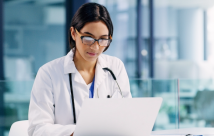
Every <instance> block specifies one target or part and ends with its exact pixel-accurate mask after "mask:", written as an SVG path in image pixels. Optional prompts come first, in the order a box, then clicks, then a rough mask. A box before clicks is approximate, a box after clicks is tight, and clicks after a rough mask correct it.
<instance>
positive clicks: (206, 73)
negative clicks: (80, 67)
mask: <svg viewBox="0 0 214 136" xmlns="http://www.w3.org/2000/svg"><path fill="white" fill-rule="evenodd" d="M86 2H96V3H100V4H102V5H104V6H106V8H107V9H108V11H109V12H110V15H111V18H112V21H113V24H114V36H113V42H112V43H111V46H110V48H109V49H108V50H107V51H106V52H105V54H109V55H112V56H116V57H118V58H120V59H121V60H122V61H123V62H124V64H125V67H126V70H127V73H128V75H129V78H130V85H131V92H132V95H133V97H155V96H159V97H163V99H164V101H163V104H162V107H161V110H160V112H159V115H158V117H157V120H156V123H155V126H154V130H163V129H174V128H185V127H213V126H214V116H213V115H214V1H213V0H0V136H7V135H8V132H9V129H10V126H11V124H12V123H13V122H15V121H18V120H27V114H28V106H29V100H30V92H31V88H32V85H33V81H34V78H35V76H36V73H37V71H38V69H39V67H41V66H42V65H43V64H45V63H47V62H49V61H51V60H53V59H56V58H58V57H61V56H64V55H66V54H67V52H68V51H69V47H68V40H67V34H68V30H69V25H70V21H71V19H72V16H73V14H74V13H75V11H76V10H77V9H78V7H79V6H80V5H82V4H83V3H86Z"/></svg>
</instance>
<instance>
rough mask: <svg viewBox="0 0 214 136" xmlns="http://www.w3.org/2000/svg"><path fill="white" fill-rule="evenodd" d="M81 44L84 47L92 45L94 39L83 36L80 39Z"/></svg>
mask: <svg viewBox="0 0 214 136" xmlns="http://www.w3.org/2000/svg"><path fill="white" fill-rule="evenodd" d="M82 43H83V44H86V45H92V44H93V43H94V38H92V37H87V36H84V37H82Z"/></svg>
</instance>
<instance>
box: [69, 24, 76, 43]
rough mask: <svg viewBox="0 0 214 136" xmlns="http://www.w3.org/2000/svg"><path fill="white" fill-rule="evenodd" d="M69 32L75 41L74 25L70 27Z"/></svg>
mask: <svg viewBox="0 0 214 136" xmlns="http://www.w3.org/2000/svg"><path fill="white" fill-rule="evenodd" d="M70 33H71V37H72V39H73V40H74V41H76V32H75V29H74V27H70Z"/></svg>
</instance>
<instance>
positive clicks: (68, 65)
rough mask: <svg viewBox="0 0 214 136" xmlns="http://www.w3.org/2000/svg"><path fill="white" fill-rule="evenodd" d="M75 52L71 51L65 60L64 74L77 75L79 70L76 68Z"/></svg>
mask: <svg viewBox="0 0 214 136" xmlns="http://www.w3.org/2000/svg"><path fill="white" fill-rule="evenodd" d="M73 56H74V50H72V49H71V50H70V51H69V53H68V54H67V55H66V56H65V60H64V74H69V73H76V72H77V69H76V67H75V64H74V61H73Z"/></svg>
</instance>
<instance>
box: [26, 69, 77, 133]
mask: <svg viewBox="0 0 214 136" xmlns="http://www.w3.org/2000/svg"><path fill="white" fill-rule="evenodd" d="M53 105H54V95H53V89H52V82H51V78H50V75H49V74H48V72H47V71H45V70H44V69H43V68H40V69H39V71H38V73H37V76H36V79H35V81H34V85H33V88H32V92H31V99H30V106H29V113H28V119H29V128H28V134H29V136H70V135H71V134H72V133H73V132H74V130H75V125H72V124H71V125H61V124H54V122H55V116H54V106H53Z"/></svg>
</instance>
